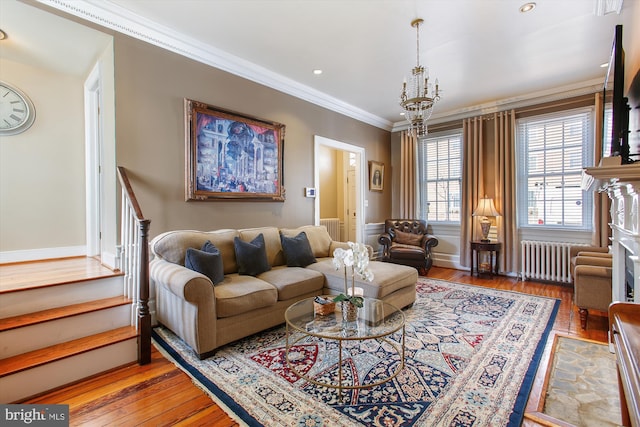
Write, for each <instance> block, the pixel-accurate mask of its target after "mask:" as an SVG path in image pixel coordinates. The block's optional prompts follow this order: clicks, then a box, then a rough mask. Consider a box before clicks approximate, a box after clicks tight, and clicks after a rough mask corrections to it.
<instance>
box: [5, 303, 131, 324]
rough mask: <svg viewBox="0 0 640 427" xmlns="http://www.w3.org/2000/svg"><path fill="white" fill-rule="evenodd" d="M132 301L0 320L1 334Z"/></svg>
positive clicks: (74, 306)
mask: <svg viewBox="0 0 640 427" xmlns="http://www.w3.org/2000/svg"><path fill="white" fill-rule="evenodd" d="M130 303H131V300H130V299H129V298H126V297H124V296H122V295H120V296H117V297H112V298H105V299H100V300H95V301H87V302H81V303H78V304H72V305H67V306H64V307H57V308H51V309H48V310H42V311H38V312H35V313H27V314H21V315H18V316H12V317H6V318H4V319H0V332H3V331H8V330H11V329H16V328H20V327H24V326H30V325H35V324H37V323H43V322H46V321H49V320H55V319H62V318H65V317H70V316H75V315H78V314H83V313H90V312H93V311H98V310H104V309H107V308H111V307H117V306H120V305H125V304H130Z"/></svg>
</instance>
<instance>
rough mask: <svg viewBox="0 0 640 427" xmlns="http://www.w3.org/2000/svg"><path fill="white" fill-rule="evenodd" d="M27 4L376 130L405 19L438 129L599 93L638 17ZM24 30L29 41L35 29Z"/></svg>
mask: <svg viewBox="0 0 640 427" xmlns="http://www.w3.org/2000/svg"><path fill="white" fill-rule="evenodd" d="M37 1H39V2H41V3H44V4H48V5H50V6H52V7H57V8H60V9H63V10H65V11H67V12H69V13H72V14H77V15H78V16H81V17H83V18H85V19H89V20H93V21H94V22H97V23H99V24H101V25H104V26H107V27H111V28H114V29H116V30H118V31H122V32H125V33H128V34H130V35H134V36H136V37H140V38H142V39H146V40H147V41H149V42H151V43H156V44H159V45H160V46H162V47H166V48H168V49H171V50H174V51H177V52H179V53H183V54H186V55H187V56H191V57H193V58H195V59H199V60H202V61H203V62H205V63H209V64H211V65H214V66H218V67H219V68H221V69H224V70H226V71H230V72H234V73H236V74H239V75H241V76H243V77H247V78H250V79H252V80H255V81H258V82H260V83H264V84H267V85H270V86H272V87H275V88H277V89H279V90H283V91H284V92H288V93H292V94H294V95H296V96H300V97H302V98H305V99H308V100H311V101H312V102H315V101H314V100H318V103H319V104H321V105H324V106H327V107H328V108H333V107H335V108H334V109H336V110H337V111H340V112H346V113H347V114H349V111H350V110H351V111H353V114H352V116H354V117H358V118H364V119H363V120H364V121H367V122H370V123H371V124H375V125H377V126H379V127H383V128H391V126H392V125H393V124H394V123H395V124H396V125H398V124H399V123H397V122H400V121H402V117H401V116H400V112H401V109H400V107H399V105H398V97H399V93H400V89H401V84H402V81H403V78H404V77H405V76H408V75H409V74H410V72H411V69H412V68H413V67H414V66H415V63H416V33H415V29H414V28H412V27H411V26H410V22H411V21H412V20H413V19H414V18H416V17H420V18H423V19H424V21H425V23H424V25H423V26H422V27H421V36H420V47H421V49H420V59H421V61H420V62H421V64H422V65H424V66H427V67H429V69H430V71H431V77H432V78H438V79H439V81H440V87H441V88H442V90H443V93H442V100H441V101H440V102H439V103H438V104H437V106H436V108H435V109H434V116H433V117H434V119H437V118H438V117H444V116H449V115H451V114H460V113H463V112H465V111H468V110H471V109H477V107H478V106H481V107H485V110H490V109H491V108H495V107H496V106H499V105H502V104H504V103H507V102H510V101H518V100H521V99H528V98H531V97H532V94H535V96H538V95H550V94H553V93H556V92H560V91H565V90H575V89H579V88H585V87H592V86H594V85H599V84H601V83H602V81H603V79H604V75H605V71H606V70H605V69H603V68H601V67H600V64H602V63H604V62H607V61H608V59H609V55H610V50H611V43H612V40H613V32H614V27H615V25H616V24H624V25H625V28H626V27H627V26H630V25H631V21H632V15H634V14H635V15H637V13H636V12H637V11H638V10H639V9H640V7H639V6H638V5H637V3H639V2H640V0H625V1H624V4H623V6H622V11H621V13H620V14H619V15H618V14H616V13H610V14H607V15H605V16H597V15H596V14H595V8H596V0H537V1H536V3H537V7H536V8H535V9H534V10H533V11H532V12H529V13H526V14H522V13H520V12H519V10H518V9H519V7H520V6H521V5H522V4H523V3H524V2H525V0H411V1H409V0H208V1H205V0H162V1H159V0H108V1H107V0H76V1H70V0H55V1H54V0H37ZM608 1H610V0H608ZM10 3H15V0H0V28H2V29H3V30H5V31H7V32H8V33H9V34H11V32H10V31H13V30H10V29H9V26H10V24H11V19H10V18H9V17H8V16H7V13H5V12H7V11H10V9H11V8H9V7H8V5H9V4H10ZM38 12H39V13H43V12H41V11H38ZM14 21H15V20H14ZM20 25H23V24H22V23H21V24H20ZM31 25H32V26H33V28H31V29H30V30H32V31H31V33H33V34H35V33H37V32H38V31H37V29H38V28H39V29H42V25H41V24H38V23H35V22H32V23H31ZM85 30H86V29H85ZM15 31H17V30H15ZM58 31H60V32H59V33H58ZM76 31H78V30H76ZM52 33H53V34H52ZM96 33H97V32H96ZM628 33H630V31H629V29H628V28H627V30H626V31H625V35H627V34H628ZM33 34H31V35H33ZM54 35H56V36H58V37H53V36H54ZM46 37H48V39H45V40H48V41H60V40H66V41H67V43H64V44H65V45H66V46H67V47H66V49H64V50H63V52H64V54H63V55H61V58H62V57H64V58H65V59H64V63H68V62H69V61H68V60H67V59H66V55H76V56H79V55H81V54H82V52H85V51H89V50H90V49H89V48H88V47H86V46H84V44H83V43H86V42H88V41H89V40H90V38H89V37H88V36H87V35H86V34H84V33H82V34H81V35H77V34H76V35H70V36H69V35H64V33H62V29H56V30H55V31H54V32H48V33H47V34H46ZM70 37H72V38H70ZM69 40H73V43H68V41H69ZM625 40H626V43H625V44H629V43H630V41H629V40H628V39H627V38H626V37H625ZM51 50H53V48H51V47H48V51H51ZM5 52H6V50H5V49H2V50H0V54H1V55H2V56H4V55H5ZM40 54H41V55H44V54H43V53H42V52H41V53H40ZM42 59H45V58H42ZM46 59H51V58H46ZM317 68H319V69H322V70H323V74H321V75H320V76H316V75H314V74H313V73H312V71H313V70H314V69H317Z"/></svg>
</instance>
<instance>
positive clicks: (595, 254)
mask: <svg viewBox="0 0 640 427" xmlns="http://www.w3.org/2000/svg"><path fill="white" fill-rule="evenodd" d="M578 256H587V257H596V258H612V257H613V255H612V254H610V253H609V252H586V251H580V252H578Z"/></svg>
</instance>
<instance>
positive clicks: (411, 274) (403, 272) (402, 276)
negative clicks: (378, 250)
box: [307, 258, 418, 308]
mask: <svg viewBox="0 0 640 427" xmlns="http://www.w3.org/2000/svg"><path fill="white" fill-rule="evenodd" d="M307 268H309V269H313V270H316V271H319V272H320V273H322V274H324V277H325V283H324V287H325V291H326V293H328V294H332V295H337V294H339V293H341V292H344V270H343V269H339V270H336V269H335V267H334V266H333V259H332V258H325V259H321V260H319V261H318V262H316V263H314V264H311V265H308V266H307ZM369 269H370V270H371V272H372V273H373V281H371V282H367V281H365V280H364V279H361V278H359V277H357V276H356V282H355V286H356V287H359V288H362V290H363V295H364V296H365V297H369V298H377V299H381V300H384V301H386V302H388V303H391V304H393V305H395V306H396V307H398V308H404V307H406V306H409V305H411V304H413V303H414V302H415V300H416V283H417V282H418V271H417V270H416V269H415V268H413V267H408V266H405V265H399V264H391V263H387V262H380V261H371V262H370V263H369ZM347 282H348V285H349V287H351V273H350V272H349V274H348V275H347Z"/></svg>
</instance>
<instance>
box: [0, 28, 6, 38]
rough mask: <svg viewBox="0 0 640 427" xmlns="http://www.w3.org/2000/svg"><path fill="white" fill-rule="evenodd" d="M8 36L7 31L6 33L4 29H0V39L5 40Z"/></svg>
mask: <svg viewBox="0 0 640 427" xmlns="http://www.w3.org/2000/svg"><path fill="white" fill-rule="evenodd" d="M6 38H7V33H5V32H4V31H2V30H0V40H4V39H6Z"/></svg>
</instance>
